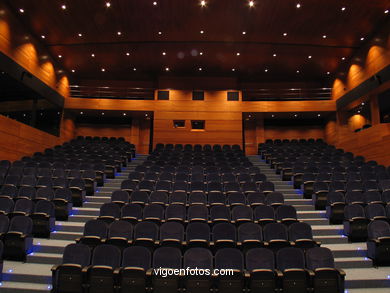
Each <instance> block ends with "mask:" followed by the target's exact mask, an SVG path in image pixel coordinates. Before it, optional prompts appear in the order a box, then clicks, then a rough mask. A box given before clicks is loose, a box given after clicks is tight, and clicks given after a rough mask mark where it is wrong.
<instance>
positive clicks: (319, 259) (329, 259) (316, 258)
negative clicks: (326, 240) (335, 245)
mask: <svg viewBox="0 0 390 293" xmlns="http://www.w3.org/2000/svg"><path fill="white" fill-rule="evenodd" d="M306 267H307V268H308V269H309V270H315V269H319V268H334V267H335V266H334V258H333V254H332V251H331V250H330V249H329V248H326V247H313V248H310V249H308V250H307V251H306Z"/></svg>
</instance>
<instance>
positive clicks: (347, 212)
mask: <svg viewBox="0 0 390 293" xmlns="http://www.w3.org/2000/svg"><path fill="white" fill-rule="evenodd" d="M364 217H365V214H364V209H363V207H362V206H361V205H359V204H350V205H346V206H345V208H344V218H345V219H347V220H351V219H352V218H364Z"/></svg>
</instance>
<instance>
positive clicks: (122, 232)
mask: <svg viewBox="0 0 390 293" xmlns="http://www.w3.org/2000/svg"><path fill="white" fill-rule="evenodd" d="M132 236H133V226H132V225H131V224H130V223H129V222H126V221H122V220H118V221H114V222H112V223H111V224H110V226H109V230H108V238H113V237H121V238H126V239H127V240H131V239H132Z"/></svg>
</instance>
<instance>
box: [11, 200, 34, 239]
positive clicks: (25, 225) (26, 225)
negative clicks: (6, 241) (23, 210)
mask: <svg viewBox="0 0 390 293" xmlns="http://www.w3.org/2000/svg"><path fill="white" fill-rule="evenodd" d="M20 200H21V199H20ZM32 227H33V222H32V220H31V218H30V217H27V216H16V217H13V218H12V219H11V223H10V224H9V229H8V231H14V232H21V233H23V234H25V235H28V236H29V235H31V233H32Z"/></svg>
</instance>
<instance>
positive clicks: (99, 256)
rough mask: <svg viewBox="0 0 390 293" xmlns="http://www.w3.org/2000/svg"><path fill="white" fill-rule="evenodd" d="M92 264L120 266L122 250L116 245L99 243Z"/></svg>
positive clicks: (113, 267) (94, 251)
mask: <svg viewBox="0 0 390 293" xmlns="http://www.w3.org/2000/svg"><path fill="white" fill-rule="evenodd" d="M91 265H93V266H109V267H111V268H112V269H115V268H118V267H120V265H121V251H120V250H119V248H118V247H116V246H114V245H109V244H101V245H98V246H97V247H96V248H95V249H94V250H93V254H92V260H91Z"/></svg>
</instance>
